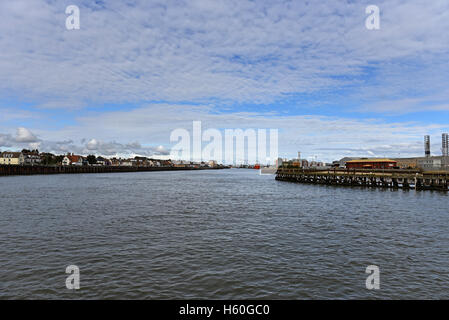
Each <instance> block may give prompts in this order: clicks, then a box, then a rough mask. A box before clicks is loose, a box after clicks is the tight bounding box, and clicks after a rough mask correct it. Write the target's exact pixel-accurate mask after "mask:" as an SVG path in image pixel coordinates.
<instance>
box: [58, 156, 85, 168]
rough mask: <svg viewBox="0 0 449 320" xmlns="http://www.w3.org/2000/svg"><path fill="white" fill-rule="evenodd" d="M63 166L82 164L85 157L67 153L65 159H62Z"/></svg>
mask: <svg viewBox="0 0 449 320" xmlns="http://www.w3.org/2000/svg"><path fill="white" fill-rule="evenodd" d="M62 165H63V166H82V165H83V157H82V156H77V155H74V154H73V153H72V154H70V153H69V154H67V155H66V156H65V157H64V159H62Z"/></svg>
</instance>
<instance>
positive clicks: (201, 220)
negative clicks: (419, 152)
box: [0, 169, 449, 299]
mask: <svg viewBox="0 0 449 320" xmlns="http://www.w3.org/2000/svg"><path fill="white" fill-rule="evenodd" d="M0 200H1V202H0V208H1V212H0V246H1V250H0V298H3V299H5V298H26V299H38V298H43V299H54V298H63V299H71V298H74V299H80V298H81V299H84V298H87V299H95V298H100V299H103V298H107V299H118V298H121V299H131V298H137V299H173V298H178V299H190V298H198V299H200V298H215V299H221V298H223V299H259V298H269V299H282V298H284V299H318V298H325V299H329V298H338V299H341V298H345V299H347V298H349V299H354V298H411V299H415V298H426V299H428V298H445V299H448V298H449V289H447V285H448V283H449V213H448V212H449V209H448V208H449V196H448V195H447V194H445V193H439V192H431V191H422V192H414V191H402V190H400V191H385V190H372V189H361V188H349V187H331V186H314V185H301V184H294V183H289V182H278V181H275V180H274V176H272V175H264V176H260V175H259V174H258V172H257V171H256V170H243V169H231V170H211V171H196V172H191V171H185V172H145V173H110V174H78V175H48V176H17V177H0ZM71 264H75V265H77V266H78V267H79V268H80V274H81V289H80V290H78V291H71V290H68V289H66V287H65V279H66V277H67V276H68V275H67V274H66V273H65V268H66V267H67V266H68V265H71ZM371 264H374V265H377V266H379V268H380V273H381V274H380V285H381V288H380V290H377V291H369V290H367V289H366V288H365V280H366V277H367V276H368V274H366V273H365V268H366V267H367V266H368V265H371Z"/></svg>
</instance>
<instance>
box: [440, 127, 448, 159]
mask: <svg viewBox="0 0 449 320" xmlns="http://www.w3.org/2000/svg"><path fill="white" fill-rule="evenodd" d="M441 140H442V141H441V152H442V153H443V157H447V156H449V136H448V134H447V133H443V135H442V137H441Z"/></svg>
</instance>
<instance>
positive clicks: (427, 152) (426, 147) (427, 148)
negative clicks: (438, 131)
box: [424, 135, 430, 157]
mask: <svg viewBox="0 0 449 320" xmlns="http://www.w3.org/2000/svg"><path fill="white" fill-rule="evenodd" d="M424 153H425V155H426V157H430V136H427V135H426V136H424Z"/></svg>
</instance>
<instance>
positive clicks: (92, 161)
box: [87, 154, 97, 164]
mask: <svg viewBox="0 0 449 320" xmlns="http://www.w3.org/2000/svg"><path fill="white" fill-rule="evenodd" d="M87 161H88V162H89V164H96V163H97V157H95V156H94V155H93V154H90V155H88V156H87Z"/></svg>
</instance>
